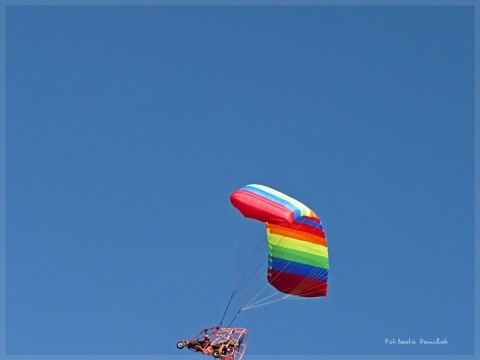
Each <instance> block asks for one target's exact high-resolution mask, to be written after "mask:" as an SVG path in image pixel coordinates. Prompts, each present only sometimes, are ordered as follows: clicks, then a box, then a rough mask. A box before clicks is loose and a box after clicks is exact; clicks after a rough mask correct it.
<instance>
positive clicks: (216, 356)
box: [213, 350, 221, 359]
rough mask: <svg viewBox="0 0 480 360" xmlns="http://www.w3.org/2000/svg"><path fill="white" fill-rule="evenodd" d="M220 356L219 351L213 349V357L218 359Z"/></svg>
mask: <svg viewBox="0 0 480 360" xmlns="http://www.w3.org/2000/svg"><path fill="white" fill-rule="evenodd" d="M220 356H221V355H220V351H218V350H215V351H214V352H213V357H214V358H217V359H218V358H220Z"/></svg>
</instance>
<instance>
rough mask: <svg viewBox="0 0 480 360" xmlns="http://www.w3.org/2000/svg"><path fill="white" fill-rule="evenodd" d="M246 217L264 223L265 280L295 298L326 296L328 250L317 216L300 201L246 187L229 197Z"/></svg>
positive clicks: (256, 186) (272, 191)
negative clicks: (265, 237) (265, 235)
mask: <svg viewBox="0 0 480 360" xmlns="http://www.w3.org/2000/svg"><path fill="white" fill-rule="evenodd" d="M230 201H231V202H232V204H233V206H234V207H236V208H237V209H238V210H239V211H240V212H241V213H242V214H243V215H244V216H245V217H247V218H252V219H256V220H258V221H261V222H264V223H266V224H265V225H266V229H267V240H268V248H269V254H268V270H267V280H268V282H269V283H270V284H271V285H272V286H274V287H275V288H276V289H277V290H278V291H280V292H282V293H285V294H289V295H296V296H303V297H318V296H326V295H327V281H328V269H329V263H328V246H327V239H326V236H325V232H324V231H323V226H322V224H321V222H320V219H319V218H318V216H317V215H316V214H315V213H314V212H313V211H312V210H311V209H310V208H308V207H307V206H306V205H304V204H302V203H301V202H300V201H298V200H295V199H294V198H291V197H290V196H288V195H285V194H283V193H281V192H279V191H276V190H274V189H272V188H269V187H267V186H263V185H256V184H251V185H247V186H245V187H243V188H241V189H239V190H237V191H235V192H234V193H233V194H232V195H231V196H230Z"/></svg>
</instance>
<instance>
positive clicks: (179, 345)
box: [177, 341, 185, 349]
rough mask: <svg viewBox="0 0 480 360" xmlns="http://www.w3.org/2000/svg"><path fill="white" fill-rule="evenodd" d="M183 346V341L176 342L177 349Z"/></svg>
mask: <svg viewBox="0 0 480 360" xmlns="http://www.w3.org/2000/svg"><path fill="white" fill-rule="evenodd" d="M184 347H185V343H184V342H183V341H179V342H178V343H177V349H183V348H184Z"/></svg>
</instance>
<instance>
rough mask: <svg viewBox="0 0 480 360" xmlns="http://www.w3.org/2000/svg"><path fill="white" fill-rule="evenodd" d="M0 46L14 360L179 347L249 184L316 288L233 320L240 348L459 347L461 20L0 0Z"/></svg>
mask: <svg viewBox="0 0 480 360" xmlns="http://www.w3.org/2000/svg"><path fill="white" fill-rule="evenodd" d="M6 50H7V53H6V69H7V71H6V86H7V87H6V88H7V91H6V105H7V111H6V114H7V122H6V127H7V132H6V141H7V157H6V163H7V166H6V170H7V176H6V180H7V187H6V194H7V218H6V224H7V231H6V235H7V242H6V247H7V251H6V275H7V277H6V294H7V297H6V310H7V311H6V325H7V326H6V350H7V353H8V354H12V355H15V354H17V355H20V354H27V355H41V354H84V355H103V354H113V355H120V354H139V355H180V354H181V355H184V356H190V355H192V356H195V355H193V354H190V353H188V354H187V353H186V350H184V351H183V353H180V352H179V351H178V350H177V349H176V348H175V343H176V342H177V341H178V340H180V339H184V338H188V337H191V336H193V335H195V334H196V333H197V332H198V331H200V330H201V329H202V328H204V327H207V326H213V325H216V324H217V323H218V321H219V320H220V318H221V316H222V314H223V311H224V309H225V305H226V303H227V301H228V298H229V296H230V292H231V288H232V282H233V279H234V275H235V259H236V257H237V253H238V251H239V250H238V244H239V243H240V242H242V241H245V239H246V240H248V239H250V238H251V239H252V241H257V240H258V239H256V236H255V235H252V233H254V232H255V231H256V229H258V228H256V227H255V226H254V224H251V223H250V222H248V221H245V220H244V219H243V218H242V216H241V215H240V214H239V213H238V212H236V210H235V209H233V207H232V206H231V205H230V202H229V196H230V194H231V193H232V192H233V191H235V190H236V189H238V188H240V187H242V186H244V185H246V184H248V183H260V184H264V185H267V186H271V187H273V188H275V189H277V190H280V191H282V192H285V193H287V194H289V195H291V196H293V197H295V198H297V199H299V200H300V201H302V202H304V203H305V204H307V205H308V206H310V207H311V208H312V209H314V210H315V212H316V213H317V214H318V215H319V216H320V218H321V219H322V222H323V224H324V227H325V231H326V234H327V238H328V240H329V251H330V277H329V284H330V285H329V286H330V287H329V295H328V296H327V297H326V298H322V299H316V300H306V301H284V302H281V303H277V304H272V305H269V306H265V307H261V308H258V309H254V310H251V311H246V312H243V313H241V314H240V316H239V317H238V319H237V320H236V321H235V323H234V325H236V326H242V327H246V328H248V329H249V331H250V343H249V348H248V350H247V356H246V358H247V359H248V355H267V354H271V355H329V354H340V355H348V354H352V355H371V354H379V355H380V354H385V355H387V354H398V355H410V354H417V355H426V354H446V355H455V354H462V355H466V354H472V353H473V352H474V326H475V323H474V307H475V299H474V200H473V198H474V196H473V195H474V166H473V165H474V8H473V7H421V6H419V7H415V6H413V7H408V6H406V7H368V6H364V7H323V6H319V7H8V8H7V11H6ZM246 251H248V247H245V248H243V252H241V255H242V256H243V257H244V258H245V257H246V258H248V257H249V255H248V252H246ZM260 278H262V277H261V276H260ZM436 338H441V339H443V338H446V339H448V345H446V346H439V345H437V346H432V345H431V346H425V345H423V346H422V345H419V344H416V345H398V344H397V345H395V344H391V345H390V344H386V343H385V342H386V339H397V340H398V339H401V340H407V339H411V340H416V341H417V342H419V340H420V339H427V340H430V339H436ZM312 344H313V345H312ZM197 356H198V355H197Z"/></svg>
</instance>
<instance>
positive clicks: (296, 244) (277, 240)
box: [268, 232, 328, 258]
mask: <svg viewBox="0 0 480 360" xmlns="http://www.w3.org/2000/svg"><path fill="white" fill-rule="evenodd" d="M268 242H269V245H274V246H281V247H283V248H286V249H291V250H297V251H303V252H306V253H310V254H313V255H318V256H323V257H325V258H328V249H327V248H326V247H325V246H323V245H318V244H313V243H310V242H308V241H302V240H297V239H293V238H289V237H286V236H282V235H277V234H271V233H270V232H269V234H268Z"/></svg>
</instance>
